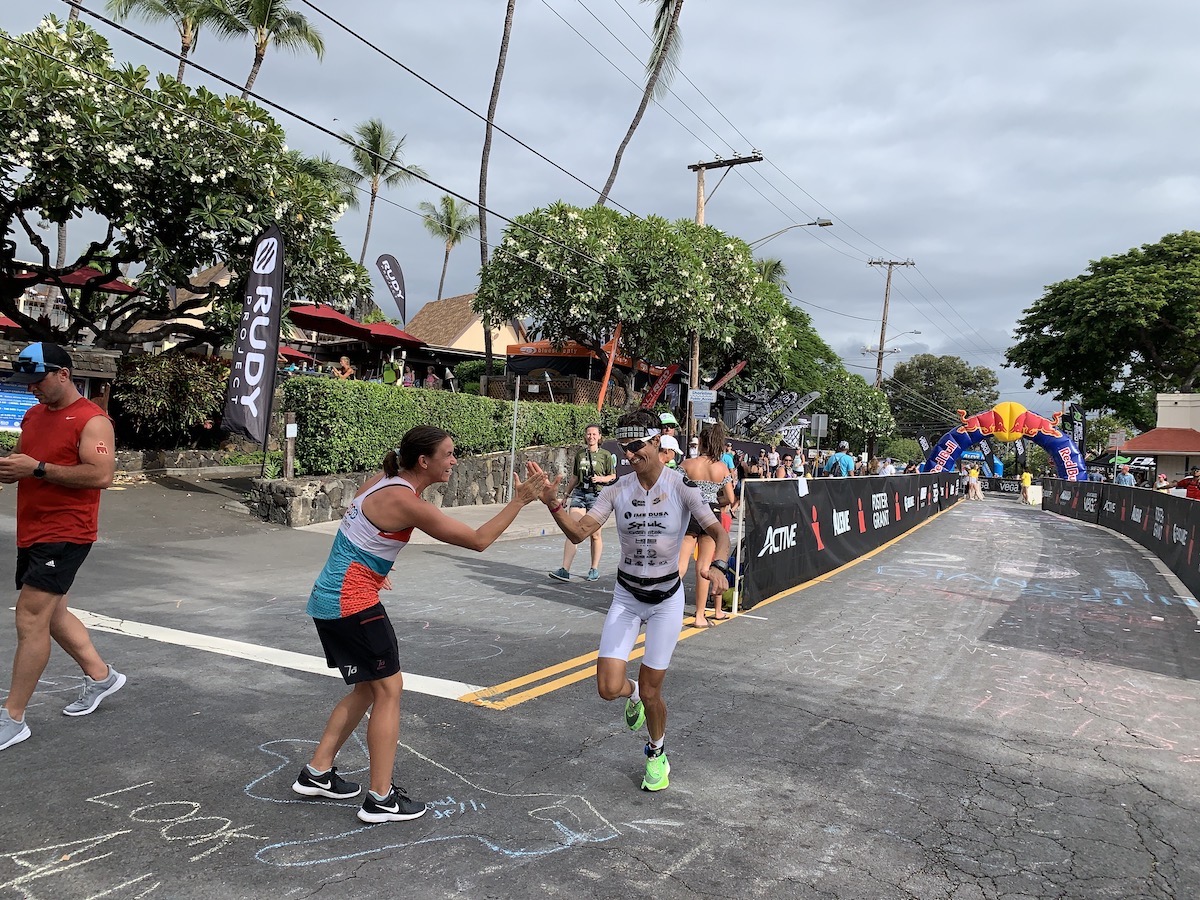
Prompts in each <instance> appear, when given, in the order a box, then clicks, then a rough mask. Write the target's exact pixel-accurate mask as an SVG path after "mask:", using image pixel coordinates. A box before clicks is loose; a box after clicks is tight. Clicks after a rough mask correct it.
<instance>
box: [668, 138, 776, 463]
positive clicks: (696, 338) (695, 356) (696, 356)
mask: <svg viewBox="0 0 1200 900" xmlns="http://www.w3.org/2000/svg"><path fill="white" fill-rule="evenodd" d="M762 159H763V156H762V154H761V153H759V152H758V151H757V150H753V151H751V152H750V155H749V156H739V157H737V158H736V159H715V160H713V161H712V162H699V163H696V164H694V165H691V166H688V168H689V169H690V170H691V171H693V172H695V173H696V224H697V225H703V224H704V202H705V196H704V173H705V171H706V170H708V169H730V168H732V167H733V166H740V165H742V164H743V163H756V162H762ZM720 186H721V182H719V181H718V182H717V187H720ZM713 190H714V191H715V190H716V188H713ZM690 356H691V362H690V363H689V364H688V372H689V374H688V389H689V391H690V390H691V389H692V388H698V387H700V333H699V332H696V331H693V332H692V341H691V354H690ZM697 433H698V432H697V430H696V417H695V416H693V415H692V404H691V401H690V399H689V401H688V405H687V437H688V441H689V443H690V442H691V438H692V436H693V435H694V434H697Z"/></svg>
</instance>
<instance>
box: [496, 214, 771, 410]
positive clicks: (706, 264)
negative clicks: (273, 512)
mask: <svg viewBox="0 0 1200 900" xmlns="http://www.w3.org/2000/svg"><path fill="white" fill-rule="evenodd" d="M775 293H776V294H778V290H776V291H775ZM778 299H780V300H782V296H780V297H779V298H778ZM474 306H475V311H476V312H478V313H480V315H481V316H482V317H483V318H484V320H485V321H490V322H493V323H494V322H502V321H505V320H507V319H514V318H515V319H531V320H532V321H533V322H534V324H533V326H532V328H531V333H532V334H533V335H534V336H536V337H539V338H542V339H546V340H550V341H558V342H564V343H565V342H567V341H575V342H577V343H579V344H581V345H583V346H585V347H587V348H588V349H590V350H592V351H593V352H594V353H596V354H597V355H598V356H599V357H600V359H601V360H602V362H604V363H607V353H606V352H605V349H604V344H605V343H606V342H608V341H610V340H611V339H612V336H613V333H614V330H615V329H616V326H617V324H618V323H620V325H621V343H620V347H621V352H622V354H623V355H628V356H630V357H632V358H634V359H643V360H650V361H652V362H657V363H670V362H680V363H685V362H686V360H687V355H688V336H689V335H690V334H691V333H692V332H693V331H695V332H698V333H699V334H700V336H701V341H702V347H708V348H709V349H710V351H714V352H715V348H718V347H722V348H723V347H734V346H736V347H740V348H741V349H742V352H743V356H742V358H746V357H747V356H752V357H753V358H755V359H758V360H760V361H765V362H770V361H777V359H778V354H779V353H780V352H781V351H782V349H783V348H782V346H781V344H782V343H783V342H782V341H781V340H780V335H781V334H783V333H784V329H782V328H781V327H774V324H773V323H775V320H776V318H779V324H780V325H782V318H781V317H778V310H777V309H776V306H775V298H773V297H771V296H769V292H767V293H764V292H763V291H762V288H761V279H759V278H758V277H757V274H756V272H755V267H754V260H753V258H752V256H751V253H750V249H749V248H748V247H747V246H746V245H745V244H744V243H743V242H742V241H739V240H737V239H736V238H730V237H728V236H726V235H724V234H722V233H721V232H720V231H718V230H717V229H715V228H702V227H698V226H695V225H693V224H691V223H688V222H675V223H672V222H669V221H667V220H666V219H663V218H660V217H658V216H648V217H646V218H644V219H642V218H636V217H633V216H624V215H622V214H620V213H618V212H616V211H614V210H612V209H609V208H607V207H602V206H592V207H587V208H580V207H575V206H571V205H569V204H566V203H556V204H554V205H552V206H550V207H547V208H545V209H536V210H534V211H533V212H531V213H527V214H526V215H523V216H521V217H519V218H518V219H516V220H515V222H514V224H512V225H510V226H509V228H508V229H507V231H506V232H505V235H504V238H503V240H502V241H501V243H500V246H499V247H497V248H496V250H495V252H494V253H493V255H492V259H491V261H490V262H489V263H488V265H487V266H486V267H485V268H484V270H483V273H482V278H481V281H480V288H479V292H478V294H477V295H476V298H475V301H474ZM703 364H704V359H703V358H702V365H703ZM614 371H616V370H614ZM618 377H620V378H621V379H622V380H623V382H624V384H625V387H626V388H627V390H628V389H630V388H631V387H632V384H631V383H630V381H631V378H632V373H619V376H618ZM629 393H630V394H631V393H632V391H629Z"/></svg>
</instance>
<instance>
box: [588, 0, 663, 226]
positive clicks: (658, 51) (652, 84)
mask: <svg viewBox="0 0 1200 900" xmlns="http://www.w3.org/2000/svg"><path fill="white" fill-rule="evenodd" d="M645 2H646V3H657V4H658V12H657V14H656V15H655V17H654V47H653V48H652V49H651V50H650V59H649V60H648V61H647V63H646V89H645V90H644V91H643V92H642V103H641V105H640V106H639V107H638V109H637V112H636V113H635V114H634V116H633V121H632V122H630V123H629V130H628V131H627V132H625V140H623V141H621V146H620V147H618V148H617V155H616V156H615V157H614V158H613V166H612V171H611V172H609V173H608V181H607V182H605V184H604V190H602V191H601V192H600V198H599V199H598V200H597V201H596V205H597V206H603V205H604V204H605V203H607V202H608V194H609V192H610V191H611V190H612V186H613V182H615V181H616V180H617V170H618V169H620V168H621V157H622V156H624V155H625V148H626V147H628V146H629V142H630V141H632V140H633V133H634V132H635V131H637V127H638V125H640V124H641V122H642V116H643V115H645V114H646V107H648V106H649V105H650V101H651V100H652V99H654V98H655V97H657V96H658V95H659V94H660V93H661V92H662V91H665V90H666V89H667V88H668V87H669V86H670V84H671V76H672V75H674V73H675V69H676V61H677V60H678V58H679V41H680V38H679V13H680V12H682V10H683V0H645ZM664 76H665V77H664Z"/></svg>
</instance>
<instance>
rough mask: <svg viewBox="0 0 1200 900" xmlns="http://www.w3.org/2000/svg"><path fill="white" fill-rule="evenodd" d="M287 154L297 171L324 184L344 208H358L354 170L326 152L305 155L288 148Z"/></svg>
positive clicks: (356, 182)
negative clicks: (317, 154)
mask: <svg viewBox="0 0 1200 900" xmlns="http://www.w3.org/2000/svg"><path fill="white" fill-rule="evenodd" d="M287 156H288V157H289V158H290V159H291V160H292V162H293V163H295V165H296V168H297V169H298V170H299V171H301V172H303V173H304V174H305V175H308V176H309V177H310V178H315V179H316V180H317V181H320V182H321V183H322V184H324V185H326V186H327V187H328V188H329V191H330V192H331V193H332V194H333V195H334V196H336V197H337V199H338V200H339V201H341V202H342V203H344V204H345V205H346V209H358V206H359V203H358V188H357V184H358V182H359V177H358V173H357V172H356V171H354V170H353V169H351V168H348V167H347V166H343V165H342V164H341V163H340V162H338V161H337V160H336V159H334V158H333V157H332V156H330V155H329V154H328V153H322V154H321V155H320V156H307V155H306V154H304V153H301V152H300V151H299V150H289V151H288V152H287Z"/></svg>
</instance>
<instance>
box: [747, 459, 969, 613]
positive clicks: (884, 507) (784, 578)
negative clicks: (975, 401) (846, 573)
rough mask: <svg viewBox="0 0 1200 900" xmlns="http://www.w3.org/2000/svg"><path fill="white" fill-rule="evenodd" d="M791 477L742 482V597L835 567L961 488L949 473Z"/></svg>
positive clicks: (768, 592)
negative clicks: (803, 491)
mask: <svg viewBox="0 0 1200 900" xmlns="http://www.w3.org/2000/svg"><path fill="white" fill-rule="evenodd" d="M798 483H799V482H798V481H797V480H796V479H778V480H766V481H759V480H752V481H747V482H746V485H745V491H746V493H745V496H744V502H745V504H746V519H745V535H744V537H743V539H742V540H743V543H742V558H741V564H742V571H743V572H744V573H745V574H744V582H743V584H744V585H745V587H744V593H745V597H746V603H747V605H748V606H749V605H753V604H755V603H758V602H759V601H761V600H764V599H766V598H767V597H771V596H774V595H775V594H778V593H779V592H780V591H785V590H787V589H789V588H792V587H795V586H796V585H798V584H801V583H803V582H805V581H808V580H810V579H812V578H815V577H816V576H818V575H821V574H823V573H825V572H829V571H831V570H833V569H836V568H837V567H838V566H841V565H844V564H846V563H848V562H850V561H852V560H854V559H857V558H858V557H860V556H862V555H863V554H864V553H867V552H868V551H870V550H874V549H875V548H876V547H878V546H880V545H881V544H883V543H885V542H886V541H888V540H891V539H892V538H894V537H896V536H897V535H900V534H903V533H904V532H905V531H908V529H910V528H912V527H913V526H914V525H916V524H917V523H918V522H921V521H923V520H924V519H926V518H928V517H929V516H930V515H932V514H933V513H935V512H937V511H938V510H941V509H945V508H947V507H948V506H951V505H953V504H954V503H955V502H957V501H958V500H959V499H961V494H960V492H959V487H958V475H957V473H938V474H930V475H895V476H889V477H882V478H880V477H873V478H818V479H813V480H810V481H808V488H809V492H808V494H807V495H805V496H803V497H801V496H799V491H798V489H797V486H798Z"/></svg>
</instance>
